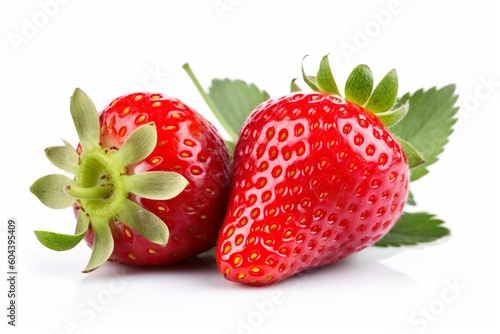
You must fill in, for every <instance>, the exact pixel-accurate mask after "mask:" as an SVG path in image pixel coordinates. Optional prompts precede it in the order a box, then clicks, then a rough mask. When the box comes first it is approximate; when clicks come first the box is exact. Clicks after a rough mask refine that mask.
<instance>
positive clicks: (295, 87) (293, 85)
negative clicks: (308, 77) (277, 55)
mask: <svg viewBox="0 0 500 334" xmlns="http://www.w3.org/2000/svg"><path fill="white" fill-rule="evenodd" d="M297 80H298V79H297V78H295V79H293V80H292V82H290V93H296V92H301V91H302V88H300V87H299V85H297Z"/></svg>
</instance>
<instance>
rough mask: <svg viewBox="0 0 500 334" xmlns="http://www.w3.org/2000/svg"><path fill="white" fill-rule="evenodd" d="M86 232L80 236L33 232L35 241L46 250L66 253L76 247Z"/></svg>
mask: <svg viewBox="0 0 500 334" xmlns="http://www.w3.org/2000/svg"><path fill="white" fill-rule="evenodd" d="M85 233H86V232H82V233H80V234H61V233H56V232H48V231H35V235H36V237H37V239H38V240H39V241H40V242H41V243H42V244H43V245H44V246H45V247H47V248H50V249H52V250H55V251H66V250H68V249H71V248H73V247H75V246H76V245H78V243H79V242H80V241H81V240H82V239H83V237H84V236H85Z"/></svg>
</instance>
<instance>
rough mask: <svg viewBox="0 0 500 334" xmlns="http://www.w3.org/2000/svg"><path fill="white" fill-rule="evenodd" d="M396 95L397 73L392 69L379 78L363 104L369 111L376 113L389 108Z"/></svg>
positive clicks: (392, 104)
mask: <svg viewBox="0 0 500 334" xmlns="http://www.w3.org/2000/svg"><path fill="white" fill-rule="evenodd" d="M397 97H398V74H397V72H396V70H394V69H392V70H390V71H389V73H387V74H386V75H385V77H383V78H382V80H380V82H379V84H378V85H377V87H375V90H374V91H373V93H372V95H371V96H370V98H369V99H368V101H367V102H366V104H365V105H364V107H365V108H366V109H368V110H370V111H371V112H373V113H375V114H378V113H381V112H384V111H387V110H390V109H391V108H392V107H393V106H394V103H395V102H396V99H397Z"/></svg>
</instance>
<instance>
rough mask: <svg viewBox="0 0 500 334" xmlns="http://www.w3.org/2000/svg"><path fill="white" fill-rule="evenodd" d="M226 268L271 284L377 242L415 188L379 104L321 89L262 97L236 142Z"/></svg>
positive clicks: (221, 253) (231, 275) (221, 257)
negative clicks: (375, 107) (375, 110)
mask: <svg viewBox="0 0 500 334" xmlns="http://www.w3.org/2000/svg"><path fill="white" fill-rule="evenodd" d="M233 173H234V174H233V180H232V185H231V192H230V202H229V207H228V212H227V214H226V217H225V220H224V224H223V228H222V231H221V236H220V238H219V241H218V245H217V249H216V250H217V262H218V267H219V270H220V271H221V273H223V274H224V276H225V277H226V278H227V279H229V280H231V281H235V282H241V283H245V284H252V285H267V284H271V283H274V282H277V281H280V280H283V279H284V278H287V277H289V276H291V275H293V274H296V273H298V272H300V271H303V270H307V269H311V268H314V267H319V266H323V265H326V264H328V263H332V262H335V261H338V260H341V259H343V258H345V257H347V256H349V255H351V254H353V253H355V252H358V251H360V250H362V249H364V248H365V247H367V246H369V245H371V244H373V243H375V242H376V241H377V240H379V239H380V238H381V237H382V236H383V235H384V234H386V233H387V232H388V231H389V229H390V228H391V227H392V226H393V225H394V223H395V222H396V221H397V219H398V218H399V216H400V214H401V212H402V209H403V206H404V204H405V202H406V198H407V195H408V182H409V180H408V175H409V169H408V165H407V161H406V156H405V155H404V152H403V150H402V148H401V146H400V145H399V143H398V142H397V141H396V140H395V139H394V137H393V136H392V135H391V134H390V133H389V132H388V131H387V130H386V129H385V127H384V126H383V124H382V123H381V122H380V120H379V119H378V118H377V117H376V116H374V115H373V114H372V113H371V112H369V111H367V110H365V109H363V108H361V107H359V106H358V105H355V104H353V103H350V102H348V101H345V100H344V99H343V98H342V97H339V96H335V95H327V94H323V93H294V94H290V95H287V96H284V97H282V98H279V99H274V100H270V101H268V102H265V103H264V104H262V105H260V106H259V107H258V108H257V109H256V110H255V111H254V112H253V113H252V115H251V116H250V118H249V119H248V120H247V121H246V123H245V124H244V126H243V128H242V131H241V133H240V138H239V141H238V143H237V146H236V150H235V157H234V167H233Z"/></svg>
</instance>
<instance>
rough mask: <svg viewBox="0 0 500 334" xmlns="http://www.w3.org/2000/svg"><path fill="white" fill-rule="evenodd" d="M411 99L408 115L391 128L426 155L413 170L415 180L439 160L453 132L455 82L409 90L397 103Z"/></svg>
mask: <svg viewBox="0 0 500 334" xmlns="http://www.w3.org/2000/svg"><path fill="white" fill-rule="evenodd" d="M408 101H409V103H410V109H409V110H408V113H407V115H406V116H405V118H404V119H402V120H401V121H400V122H399V123H398V124H396V125H395V126H393V127H391V129H390V131H391V132H392V133H393V134H395V135H396V136H397V137H399V138H402V139H404V140H405V141H407V142H409V143H411V144H412V145H413V146H414V147H415V148H416V149H417V151H418V152H420V154H421V155H422V156H423V158H424V159H425V163H424V164H422V165H421V166H419V167H418V168H415V169H413V170H412V173H411V180H412V181H415V180H417V179H419V178H421V177H422V176H424V175H426V174H427V173H428V172H429V170H428V167H429V166H430V165H432V164H433V163H435V162H436V161H437V160H438V157H439V154H441V153H442V152H443V150H444V146H445V145H446V143H447V142H448V137H449V136H450V134H451V133H452V132H453V129H452V126H453V124H455V122H456V120H457V119H456V118H455V115H456V113H457V111H458V107H456V106H455V103H456V101H457V95H455V85H448V86H445V87H443V88H440V89H437V88H432V89H430V90H428V91H424V90H419V91H417V92H415V93H414V94H409V93H407V94H405V95H404V96H403V97H402V98H401V99H400V100H399V101H398V103H397V104H396V105H402V104H404V103H406V102H408Z"/></svg>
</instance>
